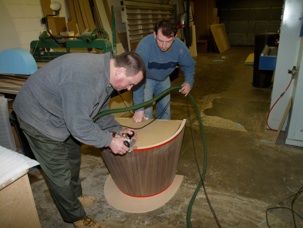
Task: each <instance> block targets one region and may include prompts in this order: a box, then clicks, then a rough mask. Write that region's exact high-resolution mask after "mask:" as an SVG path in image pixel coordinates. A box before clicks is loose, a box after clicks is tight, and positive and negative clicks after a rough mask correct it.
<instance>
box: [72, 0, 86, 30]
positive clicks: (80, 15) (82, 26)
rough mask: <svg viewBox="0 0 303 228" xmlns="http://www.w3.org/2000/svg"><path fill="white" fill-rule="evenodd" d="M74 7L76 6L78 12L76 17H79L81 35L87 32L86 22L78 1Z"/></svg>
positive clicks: (76, 0)
mask: <svg viewBox="0 0 303 228" xmlns="http://www.w3.org/2000/svg"><path fill="white" fill-rule="evenodd" d="M74 6H75V12H76V17H77V22H78V30H79V33H80V34H82V33H83V32H84V31H85V25H84V21H83V18H82V14H81V10H80V5H79V1H78V0H75V1H74Z"/></svg>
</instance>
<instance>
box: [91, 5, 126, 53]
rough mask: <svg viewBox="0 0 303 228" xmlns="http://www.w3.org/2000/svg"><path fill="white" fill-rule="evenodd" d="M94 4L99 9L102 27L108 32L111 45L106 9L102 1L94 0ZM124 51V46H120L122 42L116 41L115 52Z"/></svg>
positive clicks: (110, 32)
mask: <svg viewBox="0 0 303 228" xmlns="http://www.w3.org/2000/svg"><path fill="white" fill-rule="evenodd" d="M94 2H95V6H96V7H97V9H98V11H99V15H100V18H101V21H102V24H103V28H104V29H105V31H106V32H107V33H108V35H109V38H110V42H111V44H112V45H113V39H112V37H113V36H112V34H113V33H112V29H111V25H110V21H109V20H108V17H107V16H106V9H105V6H104V2H103V1H100V0H99V1H97V0H95V1H94ZM123 52H124V48H123V46H122V43H118V41H117V53H116V54H118V55H119V54H121V53H123Z"/></svg>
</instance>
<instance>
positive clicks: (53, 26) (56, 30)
mask: <svg viewBox="0 0 303 228" xmlns="http://www.w3.org/2000/svg"><path fill="white" fill-rule="evenodd" d="M47 22H48V29H49V30H50V31H51V32H52V34H53V35H55V36H56V35H59V34H60V32H66V30H67V29H66V22H65V17H47Z"/></svg>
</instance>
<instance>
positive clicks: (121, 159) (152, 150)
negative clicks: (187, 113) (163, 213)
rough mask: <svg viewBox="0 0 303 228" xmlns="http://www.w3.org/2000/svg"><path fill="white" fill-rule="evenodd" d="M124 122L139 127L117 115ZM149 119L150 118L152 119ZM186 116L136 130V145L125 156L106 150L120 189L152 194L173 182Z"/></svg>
mask: <svg viewBox="0 0 303 228" xmlns="http://www.w3.org/2000/svg"><path fill="white" fill-rule="evenodd" d="M117 120H118V122H119V123H120V124H121V125H123V126H128V127H130V128H140V127H141V126H144V125H145V124H147V123H148V121H145V122H143V123H134V122H133V120H132V119H129V118H117ZM149 122H150V121H149ZM185 123H186V120H185V119H184V120H182V121H181V120H156V121H154V122H152V123H151V124H150V125H147V126H146V127H144V128H142V129H139V130H137V142H136V146H137V148H136V149H135V150H134V151H133V152H130V153H127V154H125V155H123V156H121V155H115V154H113V153H112V152H111V151H110V150H108V149H106V150H103V151H102V152H101V153H102V157H103V159H104V162H105V164H106V166H107V168H108V170H109V172H110V174H111V176H112V179H113V181H114V182H115V184H116V185H117V187H118V188H119V190H120V191H121V192H123V193H125V194H127V195H129V196H134V197H149V196H154V195H157V194H159V193H161V192H163V191H165V190H166V189H167V188H168V187H169V186H170V185H171V184H172V182H173V180H174V178H175V175H176V170H177V165H178V161H179V155H180V150H181V146H182V140H183V134H184V128H185Z"/></svg>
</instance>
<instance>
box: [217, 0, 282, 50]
mask: <svg viewBox="0 0 303 228" xmlns="http://www.w3.org/2000/svg"><path fill="white" fill-rule="evenodd" d="M283 4H284V0H267V1H264V0H253V1H252V0H242V1H239V0H229V1H225V0H217V1H216V6H217V8H218V16H219V18H220V23H224V24H225V28H226V32H227V36H228V39H229V43H230V45H233V46H236V45H238V46H241V45H242V46H250V45H254V40H255V34H257V33H267V32H278V30H279V28H280V24H281V16H282V11H283Z"/></svg>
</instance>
